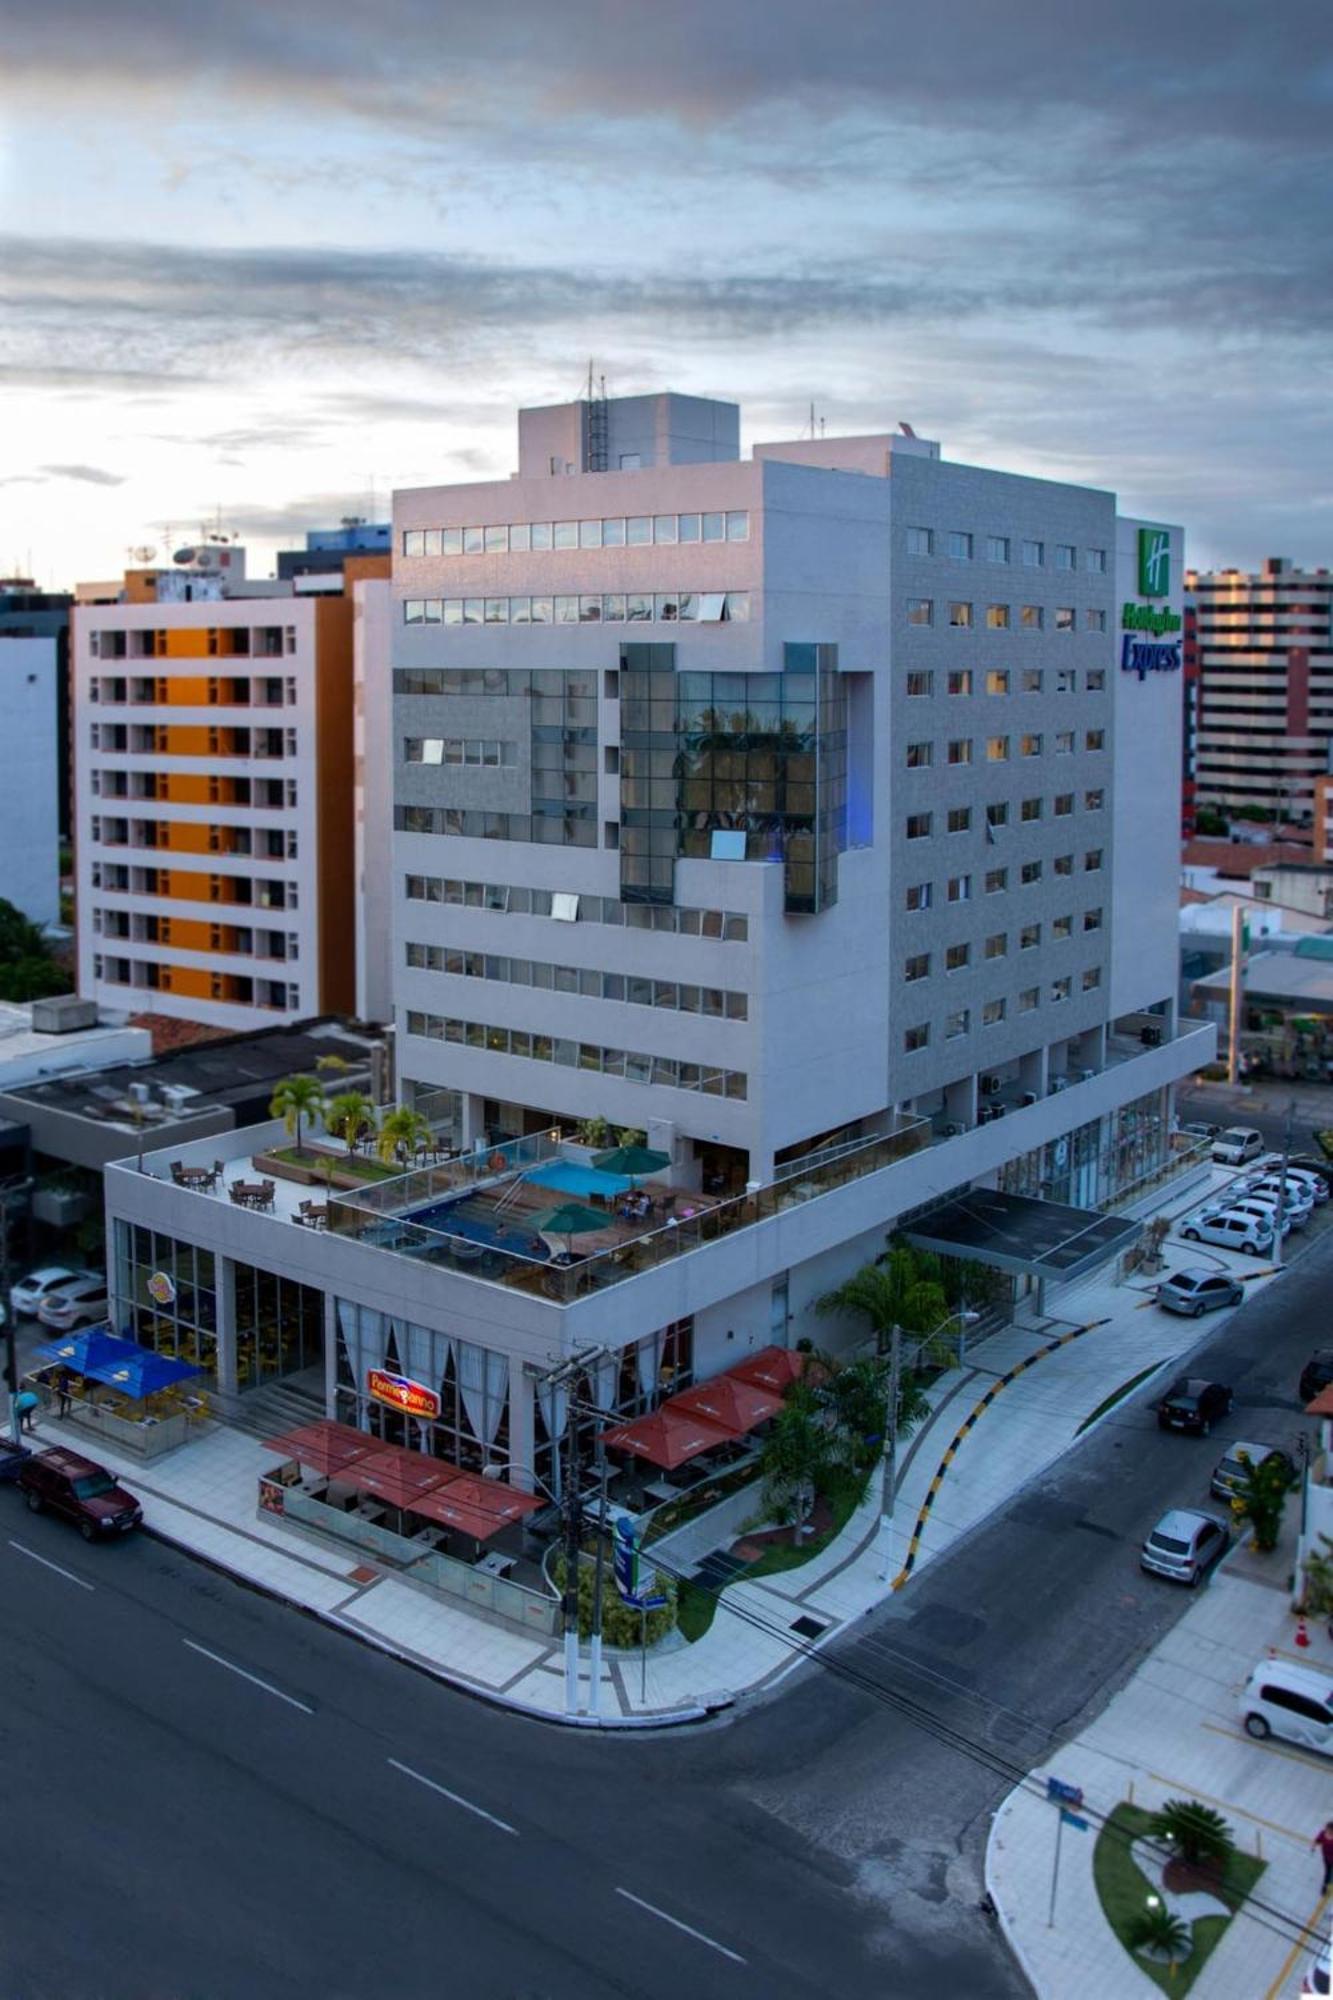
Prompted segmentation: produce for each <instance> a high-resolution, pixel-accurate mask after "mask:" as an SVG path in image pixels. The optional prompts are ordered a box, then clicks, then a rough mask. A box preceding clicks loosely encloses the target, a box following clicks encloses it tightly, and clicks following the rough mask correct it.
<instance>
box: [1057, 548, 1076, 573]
mask: <svg viewBox="0 0 1333 2000" xmlns="http://www.w3.org/2000/svg"><path fill="white" fill-rule="evenodd" d="M1077 566H1078V550H1077V549H1076V548H1075V547H1074V544H1073V543H1072V542H1057V543H1056V545H1055V567H1056V568H1057V569H1075V568H1077Z"/></svg>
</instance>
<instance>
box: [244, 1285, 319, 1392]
mask: <svg viewBox="0 0 1333 2000" xmlns="http://www.w3.org/2000/svg"><path fill="white" fill-rule="evenodd" d="M235 1270H236V1386H237V1387H238V1388H239V1389H253V1388H254V1387H255V1385H256V1383H259V1382H264V1381H271V1380H272V1379H273V1377H274V1376H277V1375H299V1374H300V1373H301V1371H302V1370H303V1369H305V1368H315V1367H319V1366H321V1365H322V1363H323V1358H324V1294H323V1292H321V1291H318V1290H317V1289H316V1288H315V1287H314V1286H313V1285H301V1284H298V1283H297V1282H296V1280H295V1279H294V1278H279V1277H277V1276H276V1275H275V1274H274V1273H273V1272H272V1271H261V1270H258V1269H257V1268H256V1267H255V1266H254V1265H253V1264H237V1265H236V1267H235Z"/></svg>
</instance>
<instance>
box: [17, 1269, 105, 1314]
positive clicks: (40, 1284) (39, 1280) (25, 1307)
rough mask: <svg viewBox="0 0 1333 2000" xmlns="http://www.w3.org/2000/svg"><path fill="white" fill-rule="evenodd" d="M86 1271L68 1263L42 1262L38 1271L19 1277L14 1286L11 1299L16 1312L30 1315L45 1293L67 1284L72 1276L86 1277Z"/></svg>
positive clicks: (44, 1296)
mask: <svg viewBox="0 0 1333 2000" xmlns="http://www.w3.org/2000/svg"><path fill="white" fill-rule="evenodd" d="M87 1275H88V1273H87V1272H86V1271H74V1270H71V1269H70V1267H69V1265H68V1264H43V1265H42V1267H41V1269H40V1270H38V1271H29V1273H28V1275H27V1277H26V1278H20V1279H19V1281H18V1283H17V1284H16V1285H15V1287H14V1291H13V1299H14V1310H15V1312H16V1313H22V1314H26V1315H27V1316H28V1317H31V1316H32V1314H34V1313H35V1312H36V1311H37V1308H38V1307H39V1306H40V1305H41V1303H42V1300H43V1299H44V1298H46V1296H47V1294H48V1293H50V1292H52V1291H54V1290H55V1289H56V1287H57V1286H58V1285H67V1284H69V1283H70V1282H71V1280H72V1279H74V1278H86V1277H87Z"/></svg>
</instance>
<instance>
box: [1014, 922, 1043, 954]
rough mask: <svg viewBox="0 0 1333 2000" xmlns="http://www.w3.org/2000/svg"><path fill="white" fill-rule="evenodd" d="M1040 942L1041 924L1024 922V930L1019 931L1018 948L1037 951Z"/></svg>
mask: <svg viewBox="0 0 1333 2000" xmlns="http://www.w3.org/2000/svg"><path fill="white" fill-rule="evenodd" d="M1040 943H1041V925H1040V924H1024V926H1023V928H1022V930H1021V931H1020V932H1019V933H1018V949H1019V950H1020V951H1035V950H1036V949H1037V947H1038V945H1039V944H1040Z"/></svg>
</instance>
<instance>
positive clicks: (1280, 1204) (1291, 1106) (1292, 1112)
mask: <svg viewBox="0 0 1333 2000" xmlns="http://www.w3.org/2000/svg"><path fill="white" fill-rule="evenodd" d="M1295 1116H1296V1100H1295V1098H1294V1097H1289V1098H1288V1099H1287V1120H1286V1123H1285V1125H1284V1126H1283V1128H1282V1179H1281V1181H1280V1182H1279V1183H1278V1191H1277V1229H1276V1230H1275V1231H1274V1238H1273V1262H1274V1264H1275V1265H1276V1266H1277V1268H1278V1269H1279V1270H1281V1268H1282V1225H1283V1223H1284V1222H1285V1221H1286V1219H1287V1168H1288V1166H1289V1165H1290V1163H1291V1123H1292V1120H1293V1118H1294V1117H1295Z"/></svg>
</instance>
